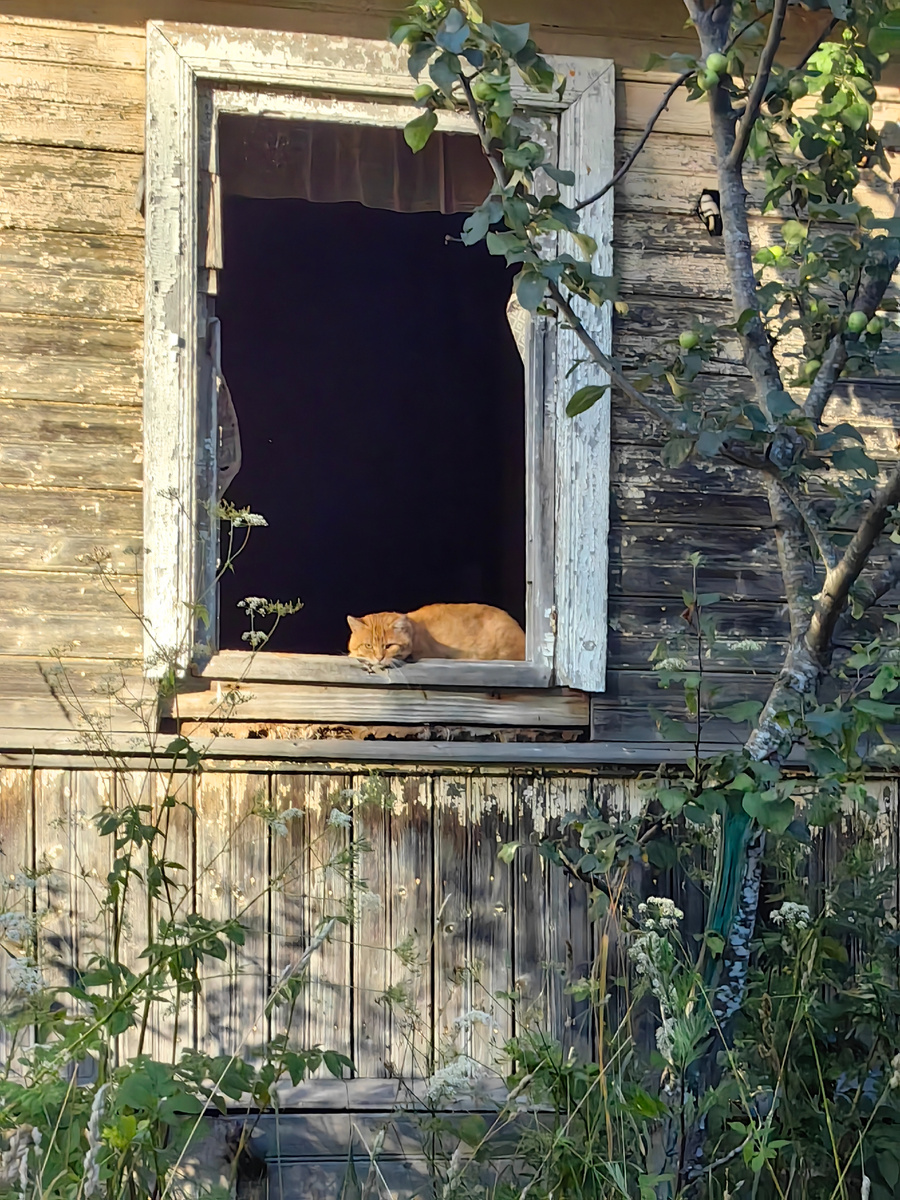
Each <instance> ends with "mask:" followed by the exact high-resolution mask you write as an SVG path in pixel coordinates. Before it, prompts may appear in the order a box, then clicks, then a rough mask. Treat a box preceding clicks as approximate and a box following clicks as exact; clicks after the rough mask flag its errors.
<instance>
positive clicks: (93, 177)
mask: <svg viewBox="0 0 900 1200" xmlns="http://www.w3.org/2000/svg"><path fill="white" fill-rule="evenodd" d="M141 167H142V160H141V157H140V156H139V155H136V154H110V153H107V152H105V151H97V150H69V149H63V148H59V147H53V148H51V147H45V146H32V145H27V146H26V145H3V144H0V177H2V179H3V192H2V193H0V229H6V228H9V229H52V230H58V231H64V232H69V233H90V234H101V235H102V234H123V233H127V234H135V235H137V236H143V232H144V219H143V217H142V216H141V214H140V212H139V211H138V207H137V205H136V203H135V196H136V187H137V183H138V178H139V176H140V173H141Z"/></svg>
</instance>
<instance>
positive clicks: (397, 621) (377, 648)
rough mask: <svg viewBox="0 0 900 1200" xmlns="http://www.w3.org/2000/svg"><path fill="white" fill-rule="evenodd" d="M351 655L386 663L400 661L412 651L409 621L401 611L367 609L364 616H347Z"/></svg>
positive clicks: (380, 663) (379, 663) (384, 665)
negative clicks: (371, 610) (366, 614)
mask: <svg viewBox="0 0 900 1200" xmlns="http://www.w3.org/2000/svg"><path fill="white" fill-rule="evenodd" d="M347 624H348V625H349V626H350V644H349V645H348V647H347V649H348V650H349V652H350V654H351V656H352V657H353V658H361V659H363V661H364V662H371V663H377V664H378V665H379V666H381V667H389V666H390V665H391V664H392V663H401V662H403V661H404V660H405V659H406V658H408V657H409V655H410V654H411V653H412V625H411V624H410V620H409V617H407V616H405V615H404V614H403V613H393V612H384V613H369V615H368V616H367V617H348V618H347Z"/></svg>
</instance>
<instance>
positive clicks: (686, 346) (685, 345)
mask: <svg viewBox="0 0 900 1200" xmlns="http://www.w3.org/2000/svg"><path fill="white" fill-rule="evenodd" d="M678 345H679V346H680V347H681V348H682V350H693V349H694V347H695V346H699V345H700V336H699V334H696V333H694V332H693V330H691V329H683V330H682V331H681V333H679V335H678Z"/></svg>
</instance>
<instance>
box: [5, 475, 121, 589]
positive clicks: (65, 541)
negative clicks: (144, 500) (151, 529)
mask: <svg viewBox="0 0 900 1200" xmlns="http://www.w3.org/2000/svg"><path fill="white" fill-rule="evenodd" d="M140 544H141V494H140V492H138V491H133V492H118V491H112V490H111V489H107V490H105V491H82V490H80V489H79V490H74V489H69V488H43V487H41V488H36V487H29V486H27V485H13V484H0V569H2V568H3V567H12V568H15V569H16V570H20V571H22V570H28V571H55V570H60V569H62V570H78V569H80V568H82V567H83V565H84V561H83V560H84V556H85V555H90V554H93V552H94V551H95V549H96V547H98V546H102V547H103V548H104V549H105V550H107V551H109V554H110V560H109V561H110V562H111V564H112V566H113V568H114V569H115V570H116V571H123V572H124V571H127V572H130V573H131V572H134V571H135V569H138V570H139V569H140V558H139V557H136V556H135V554H134V553H133V551H134V550H139V549H140Z"/></svg>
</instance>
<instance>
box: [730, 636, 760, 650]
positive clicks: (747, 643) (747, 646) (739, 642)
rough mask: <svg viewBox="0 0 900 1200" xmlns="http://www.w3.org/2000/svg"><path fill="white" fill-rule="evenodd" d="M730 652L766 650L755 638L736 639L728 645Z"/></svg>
mask: <svg viewBox="0 0 900 1200" xmlns="http://www.w3.org/2000/svg"><path fill="white" fill-rule="evenodd" d="M728 648H729V649H730V650H763V649H765V647H764V645H763V643H762V642H758V641H756V639H755V638H736V639H735V640H734V641H733V642H729V643H728Z"/></svg>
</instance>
